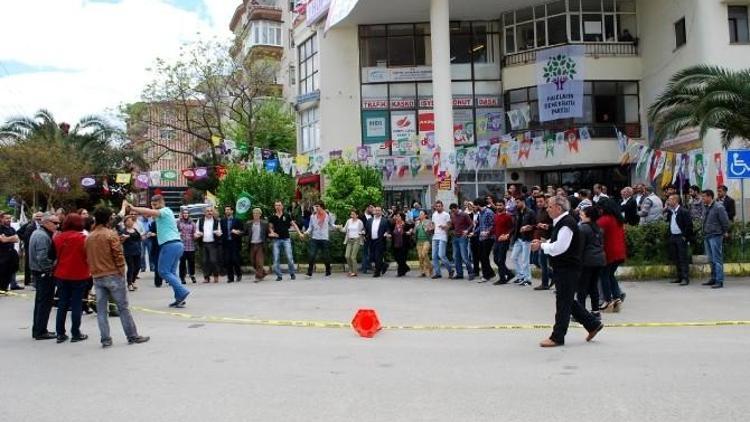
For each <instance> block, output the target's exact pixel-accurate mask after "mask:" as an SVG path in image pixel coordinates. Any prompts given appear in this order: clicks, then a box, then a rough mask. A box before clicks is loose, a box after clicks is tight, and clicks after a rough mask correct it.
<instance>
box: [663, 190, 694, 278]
mask: <svg viewBox="0 0 750 422" xmlns="http://www.w3.org/2000/svg"><path fill="white" fill-rule="evenodd" d="M680 202H681V201H680V195H677V194H676V193H675V194H672V195H670V196H669V198H667V213H666V220H667V224H668V225H669V228H668V229H667V232H668V234H669V244H668V246H669V257H670V258H671V259H672V262H674V264H675V267H677V279H676V280H674V281H672V283H680V286H687V285H688V284H690V270H689V265H690V246H689V245H688V243H693V242H695V240H694V235H693V219H692V218H691V217H690V211H688V210H686V209H685V207H683V206H681V205H680Z"/></svg>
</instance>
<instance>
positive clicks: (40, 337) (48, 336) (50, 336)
mask: <svg viewBox="0 0 750 422" xmlns="http://www.w3.org/2000/svg"><path fill="white" fill-rule="evenodd" d="M53 338H57V336H56V335H55V333H50V332H49V331H48V332H46V333H44V334H41V335H38V336H34V340H52V339H53Z"/></svg>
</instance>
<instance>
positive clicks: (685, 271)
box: [669, 234, 690, 281]
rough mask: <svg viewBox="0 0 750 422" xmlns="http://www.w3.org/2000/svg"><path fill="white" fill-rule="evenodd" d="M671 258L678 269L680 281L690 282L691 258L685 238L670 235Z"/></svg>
mask: <svg viewBox="0 0 750 422" xmlns="http://www.w3.org/2000/svg"><path fill="white" fill-rule="evenodd" d="M669 258H670V259H671V260H672V262H674V265H675V267H677V279H678V280H687V281H689V280H690V267H689V265H690V256H689V254H688V243H687V240H686V239H685V237H684V236H682V235H677V234H671V235H669Z"/></svg>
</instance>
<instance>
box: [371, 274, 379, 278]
mask: <svg viewBox="0 0 750 422" xmlns="http://www.w3.org/2000/svg"><path fill="white" fill-rule="evenodd" d="M372 278H380V274H378V273H375V274H373V275H372Z"/></svg>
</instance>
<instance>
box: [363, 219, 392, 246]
mask: <svg viewBox="0 0 750 422" xmlns="http://www.w3.org/2000/svg"><path fill="white" fill-rule="evenodd" d="M374 220H375V217H373V218H371V219H369V220H367V222H366V223H365V238H366V239H367V240H372V222H373V221H374ZM390 232H391V222H390V221H389V220H388V218H386V216H382V217H380V226H379V227H378V240H380V239H383V238H384V237H385V234H386V233H390Z"/></svg>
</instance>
